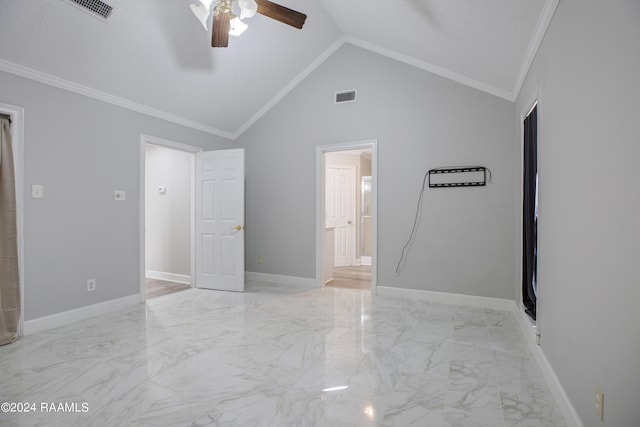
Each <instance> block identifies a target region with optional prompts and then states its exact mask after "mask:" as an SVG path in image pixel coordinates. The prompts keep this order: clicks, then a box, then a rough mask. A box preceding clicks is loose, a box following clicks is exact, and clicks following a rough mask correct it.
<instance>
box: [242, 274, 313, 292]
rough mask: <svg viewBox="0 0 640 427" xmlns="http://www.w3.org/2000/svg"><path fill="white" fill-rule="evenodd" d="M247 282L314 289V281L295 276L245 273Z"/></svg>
mask: <svg viewBox="0 0 640 427" xmlns="http://www.w3.org/2000/svg"><path fill="white" fill-rule="evenodd" d="M245 278H246V279H247V280H254V281H256V282H269V283H282V284H283V285H294V286H302V287H305V288H316V287H317V284H316V279H309V278H307V277H295V276H280V275H278V274H266V273H255V272H252V271H247V272H246V273H245Z"/></svg>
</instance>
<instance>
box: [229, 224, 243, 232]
mask: <svg viewBox="0 0 640 427" xmlns="http://www.w3.org/2000/svg"><path fill="white" fill-rule="evenodd" d="M231 229H232V230H234V231H240V230H242V226H241V225H236V226H235V227H231Z"/></svg>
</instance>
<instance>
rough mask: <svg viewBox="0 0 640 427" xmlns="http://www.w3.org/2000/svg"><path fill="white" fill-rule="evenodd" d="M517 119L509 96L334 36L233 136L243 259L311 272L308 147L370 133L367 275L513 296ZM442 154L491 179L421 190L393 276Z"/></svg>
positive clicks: (285, 271) (387, 281)
mask: <svg viewBox="0 0 640 427" xmlns="http://www.w3.org/2000/svg"><path fill="white" fill-rule="evenodd" d="M354 88H355V89H357V91H358V100H357V102H355V103H348V104H342V105H335V104H334V99H333V98H334V93H335V92H336V91H339V90H345V89H354ZM516 125H517V122H515V121H514V120H513V103H510V102H508V101H505V100H502V99H499V98H496V97H493V96H491V95H487V94H486V93H483V92H480V91H477V90H474V89H471V88H469V87H466V86H463V85H460V84H457V83H455V82H452V81H450V80H447V79H443V78H440V77H437V76H435V75H433V74H430V73H427V72H425V71H422V70H420V69H417V68H414V67H411V66H408V65H404V64H401V63H398V62H396V61H393V60H391V59H388V58H385V57H382V56H380V55H377V54H375V53H371V52H368V51H365V50H363V49H360V48H357V47H355V46H352V45H345V46H343V47H341V48H340V49H339V50H338V51H337V52H336V53H335V54H334V55H333V56H332V57H331V58H329V59H328V60H327V61H326V62H325V63H324V64H322V65H321V66H320V67H319V68H318V69H317V70H316V71H315V72H314V73H312V74H311V75H310V76H309V77H308V78H307V79H306V80H305V81H304V82H302V83H301V84H300V85H299V86H298V87H297V88H296V89H295V90H294V91H292V92H291V93H290V94H289V95H288V96H287V97H286V98H285V99H283V100H282V101H281V102H280V103H279V104H278V105H277V106H276V107H275V108H273V109H272V110H271V111H270V112H269V113H268V114H267V115H265V116H264V117H263V118H262V119H261V120H260V121H259V122H258V123H256V124H255V125H254V126H253V127H252V128H251V129H250V130H249V131H247V132H246V133H245V134H244V135H243V136H242V137H241V138H240V140H239V142H240V144H241V145H242V146H244V147H246V148H247V153H246V154H247V159H246V162H247V210H246V212H247V216H246V223H247V233H246V239H247V240H246V241H247V251H246V253H247V270H249V271H254V272H262V273H270V274H282V275H290V276H299V277H307V278H311V277H314V276H315V234H314V227H315V212H316V211H315V209H316V207H315V147H316V146H317V145H326V144H334V143H340V142H352V141H361V140H365V139H374V138H375V139H377V140H378V148H379V152H378V154H379V162H378V165H379V182H378V196H379V199H378V200H379V204H378V206H379V210H378V220H379V222H378V224H379V229H378V231H379V234H378V236H379V237H378V255H379V259H378V274H379V276H378V277H379V279H378V285H384V286H397V287H404V288H412V289H428V290H433V291H445V292H453V293H463V294H470V295H479V296H487V297H499V298H513V297H514V292H513V289H514V287H513V277H514V276H515V272H514V265H513V262H512V260H513V252H514V245H515V242H514V237H513V235H514V226H513V224H514V222H515V220H514V217H515V214H516V209H515V205H516V204H515V200H514V197H515V194H514V191H513V181H514V179H515V177H516V176H517V175H516V167H515V166H516V165H515V164H514V161H513V159H514V158H515V157H516V151H517V146H516V145H515V144H514V143H513V142H514V141H515V140H517V129H516ZM452 165H453V166H457V165H484V166H487V167H489V168H490V169H491V170H492V171H493V178H494V179H493V183H492V184H490V185H488V186H487V187H484V188H466V189H444V190H443V189H439V190H433V189H431V190H430V189H427V190H426V193H425V201H424V203H425V204H424V213H423V215H422V222H421V225H420V229H419V233H418V235H417V237H416V240H415V243H414V244H413V247H412V248H411V251H410V253H409V256H408V260H407V263H406V268H405V270H404V272H403V273H402V275H400V276H395V275H394V269H395V266H396V263H397V262H398V259H399V256H400V250H401V249H402V246H403V244H404V243H405V241H406V239H407V238H408V237H409V232H410V230H411V224H412V221H413V216H414V212H415V208H416V203H417V198H418V194H419V191H420V187H421V184H422V179H423V176H424V174H425V172H426V171H427V170H429V169H430V168H434V167H440V166H452ZM258 257H263V259H264V264H258V262H257V260H258Z"/></svg>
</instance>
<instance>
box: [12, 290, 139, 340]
mask: <svg viewBox="0 0 640 427" xmlns="http://www.w3.org/2000/svg"><path fill="white" fill-rule="evenodd" d="M138 304H140V294H135V295H129V296H128V297H124V298H118V299H114V300H111V301H105V302H101V303H98V304H93V305H89V306H86V307H81V308H76V309H74V310H69V311H64V312H62V313H56V314H52V315H50V316H44V317H39V318H37V319H33V320H26V321H25V322H24V335H33V334H36V333H38V332H41V331H45V330H47V329H53V328H57V327H59V326H65V325H69V324H71V323H76V322H80V321H82V320H86V319H89V318H91V317H95V316H101V315H103V314H109V313H113V312H116V311H119V310H122V309H125V308H131V307H135V306H136V305H138Z"/></svg>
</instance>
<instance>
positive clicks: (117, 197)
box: [113, 190, 125, 201]
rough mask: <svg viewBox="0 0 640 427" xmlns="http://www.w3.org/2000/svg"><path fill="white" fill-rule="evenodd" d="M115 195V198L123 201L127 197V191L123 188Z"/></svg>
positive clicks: (115, 192)
mask: <svg viewBox="0 0 640 427" xmlns="http://www.w3.org/2000/svg"><path fill="white" fill-rule="evenodd" d="M113 197H114V199H116V200H118V201H122V200H124V199H125V193H124V191H122V190H116V191H114V193H113Z"/></svg>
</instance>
